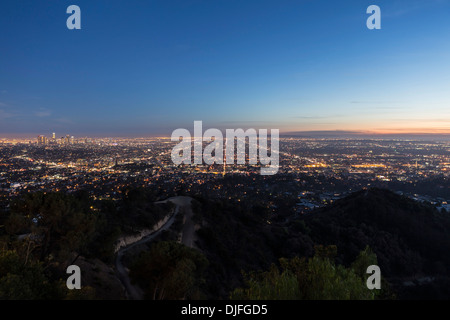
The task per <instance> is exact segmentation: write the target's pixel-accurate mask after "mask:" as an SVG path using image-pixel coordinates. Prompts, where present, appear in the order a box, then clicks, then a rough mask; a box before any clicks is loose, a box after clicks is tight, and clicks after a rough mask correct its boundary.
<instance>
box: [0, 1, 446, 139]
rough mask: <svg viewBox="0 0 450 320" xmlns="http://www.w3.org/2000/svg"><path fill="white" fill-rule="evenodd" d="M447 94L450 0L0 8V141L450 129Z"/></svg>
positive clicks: (11, 4) (13, 4)
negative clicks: (375, 23)
mask: <svg viewBox="0 0 450 320" xmlns="http://www.w3.org/2000/svg"><path fill="white" fill-rule="evenodd" d="M72 4H75V5H78V6H79V7H80V9H81V30H69V29H68V28H67V27H66V20H67V18H68V17H69V16H70V15H69V14H67V13H66V10H67V7H68V6H69V5H72ZM372 4H375V5H378V6H379V7H380V8H381V29H380V30H369V29H368V28H367V27H366V20H367V18H368V17H369V16H370V14H367V13H366V10H367V7H368V6H369V5H372ZM449 85H450V0H421V1H418V0H370V1H365V0H342V1H324V0H305V1H301V0H296V1H283V0H281V1H280V0H273V1H268V0H206V1H200V0H198V1H194V0H179V1H172V0H164V1H162V0H161V1H142V0H127V1H125V0H120V1H119V0H94V1H93V0H89V1H88V0H70V1H66V0H42V1H35V0H21V1H17V0H2V1H1V2H0V137H9V136H25V135H29V136H35V135H37V134H43V135H47V136H50V135H51V133H52V132H56V133H57V136H58V137H59V136H63V135H66V134H70V135H75V136H113V137H119V136H123V137H127V136H130V137H132V136H155V135H170V134H171V132H172V131H173V130H175V129H177V128H186V129H188V130H191V131H193V122H194V120H201V121H203V127H204V129H206V128H219V129H225V128H238V127H242V128H267V129H280V131H281V132H296V131H336V130H338V131H341V130H342V131H358V132H371V133H418V132H420V133H441V134H450V86H449Z"/></svg>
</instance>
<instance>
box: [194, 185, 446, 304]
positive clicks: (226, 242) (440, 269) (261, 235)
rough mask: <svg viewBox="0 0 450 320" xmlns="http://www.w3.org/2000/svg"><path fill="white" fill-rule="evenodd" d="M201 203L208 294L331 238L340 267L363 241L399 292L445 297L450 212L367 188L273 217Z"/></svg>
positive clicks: (259, 210) (220, 293) (308, 253)
mask: <svg viewBox="0 0 450 320" xmlns="http://www.w3.org/2000/svg"><path fill="white" fill-rule="evenodd" d="M200 202H201V208H200V209H199V210H197V211H198V214H197V219H198V222H199V224H200V225H202V228H200V230H199V231H198V232H197V236H198V241H197V245H198V247H199V249H200V250H201V251H203V253H204V254H205V255H206V257H207V258H208V260H209V261H210V262H211V265H210V268H209V270H208V277H207V278H208V279H207V283H208V287H209V288H208V289H209V290H208V291H209V293H210V294H211V295H212V296H213V297H216V298H217V297H222V298H225V297H226V295H227V292H230V290H232V289H233V287H236V286H240V285H242V282H241V280H242V277H241V271H242V270H244V271H246V272H248V271H252V270H267V268H268V267H269V266H270V264H271V263H277V260H278V259H279V258H282V257H287V258H291V257H294V256H299V257H311V256H312V255H313V254H314V246H315V245H336V246H337V250H338V255H337V257H336V263H338V264H343V265H346V266H349V265H350V264H351V262H352V261H354V260H355V258H356V257H357V256H358V253H359V252H360V251H362V250H364V248H365V247H366V246H367V245H368V246H370V248H371V249H372V250H373V251H374V252H375V253H376V255H377V257H378V263H379V266H380V268H381V272H382V275H383V276H384V277H385V278H386V279H387V280H388V281H389V282H390V283H391V284H392V286H393V290H394V292H396V294H397V297H398V298H417V299H428V298H447V299H448V298H450V292H449V289H448V288H450V282H449V279H450V214H443V213H440V212H438V211H437V210H435V209H434V208H433V207H431V206H429V205H426V204H421V203H418V202H416V201H413V200H411V199H408V198H406V197H403V196H400V195H398V194H395V193H393V192H390V191H387V190H380V189H369V190H362V191H360V192H356V193H353V194H351V195H350V196H348V197H346V198H344V199H341V200H339V201H336V202H335V203H334V204H333V205H330V206H327V207H324V208H321V209H318V210H315V211H313V212H311V213H309V214H308V215H303V216H301V217H296V218H294V216H292V217H291V219H290V220H289V222H287V223H283V224H277V223H271V222H270V218H271V215H270V214H269V213H268V212H266V210H265V209H264V207H259V208H258V207H255V206H252V207H245V206H244V205H243V204H236V203H226V202H220V203H218V202H217V201H215V202H214V201H206V200H200ZM282 214H283V215H285V216H288V215H286V213H284V212H283V213H282Z"/></svg>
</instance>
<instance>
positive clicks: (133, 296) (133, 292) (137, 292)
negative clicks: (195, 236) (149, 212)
mask: <svg viewBox="0 0 450 320" xmlns="http://www.w3.org/2000/svg"><path fill="white" fill-rule="evenodd" d="M191 200H192V198H190V197H183V196H179V197H172V198H169V199H167V200H164V201H158V202H155V203H156V204H158V203H166V202H167V201H170V202H172V203H174V204H175V205H176V207H175V211H174V213H173V215H172V216H171V217H170V218H169V220H167V222H166V223H165V224H164V225H163V226H161V228H159V229H158V230H156V231H154V232H152V233H151V234H149V235H147V236H145V237H144V238H142V239H141V240H139V241H136V242H134V243H132V244H130V245H128V246H126V247H123V248H121V249H120V250H119V251H118V252H117V255H116V260H115V265H116V270H117V273H118V275H119V279H120V281H121V282H122V284H123V286H124V287H125V290H126V296H127V298H128V299H130V300H142V299H143V298H144V292H143V291H142V290H141V289H140V288H139V287H138V286H135V285H133V284H132V283H131V280H130V276H129V274H128V271H127V269H126V268H125V267H124V265H123V263H122V258H123V255H124V254H125V253H126V252H127V251H128V250H130V249H132V248H134V247H136V246H138V245H141V244H143V243H146V242H149V241H152V240H153V239H155V238H156V236H158V235H159V234H160V233H161V232H162V231H164V230H168V229H169V228H170V227H171V226H172V224H173V222H174V221H175V217H176V216H177V214H178V213H179V211H180V208H181V207H182V208H183V209H186V210H187V212H192V209H191ZM188 220H189V221H190V217H189V219H188ZM183 238H184V232H183ZM190 238H192V236H191V237H190ZM191 241H192V240H191ZM183 243H184V242H183Z"/></svg>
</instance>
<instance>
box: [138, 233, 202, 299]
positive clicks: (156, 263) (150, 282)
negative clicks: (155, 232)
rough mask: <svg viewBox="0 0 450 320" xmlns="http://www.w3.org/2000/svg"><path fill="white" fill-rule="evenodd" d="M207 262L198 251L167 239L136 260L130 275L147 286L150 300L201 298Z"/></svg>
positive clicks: (146, 289) (147, 294)
mask: <svg viewBox="0 0 450 320" xmlns="http://www.w3.org/2000/svg"><path fill="white" fill-rule="evenodd" d="M207 265H208V261H207V260H206V258H205V257H204V256H203V255H202V254H201V253H200V252H198V251H197V250H195V249H191V248H188V247H186V246H184V245H182V244H179V243H177V242H165V241H163V242H158V243H156V244H154V245H152V247H151V248H150V251H148V252H145V253H143V254H141V256H140V257H139V258H138V259H136V261H135V262H134V263H133V265H132V266H131V268H130V276H131V278H132V279H133V280H134V281H135V282H137V283H138V284H139V285H140V286H141V287H142V288H143V289H144V291H145V296H146V298H147V299H153V300H162V299H167V300H176V299H187V298H193V297H196V296H197V297H198V295H199V291H200V290H199V287H200V286H201V284H202V281H203V279H202V273H203V271H204V270H205V269H206V267H207Z"/></svg>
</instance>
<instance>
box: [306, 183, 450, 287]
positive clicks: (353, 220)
mask: <svg viewBox="0 0 450 320" xmlns="http://www.w3.org/2000/svg"><path fill="white" fill-rule="evenodd" d="M304 221H305V223H306V225H307V226H308V227H309V228H310V229H311V233H310V236H311V238H312V240H313V241H314V242H315V243H320V244H324V245H326V244H335V245H337V247H338V252H339V256H338V261H339V260H340V262H343V263H344V264H348V263H349V262H350V261H352V260H353V259H354V257H355V256H356V255H357V254H358V252H359V251H360V250H362V249H364V247H365V246H366V245H369V246H370V247H371V248H372V249H373V250H374V252H375V253H376V254H377V256H378V262H379V264H380V267H381V269H382V273H383V274H384V276H385V277H387V278H402V279H407V278H416V277H423V276H437V275H443V276H449V275H450V272H449V271H450V214H445V213H440V212H438V210H436V209H435V208H433V207H432V206H429V205H426V204H421V203H418V202H416V201H413V200H411V199H408V198H406V197H404V196H400V195H398V194H395V193H393V192H391V191H388V190H382V189H368V190H361V191H359V192H356V193H353V194H351V195H350V196H348V197H346V198H344V199H341V200H339V201H336V202H335V203H334V204H333V205H331V206H328V207H325V208H321V209H319V210H316V211H315V212H312V213H311V214H310V215H308V216H305V218H304Z"/></svg>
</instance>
